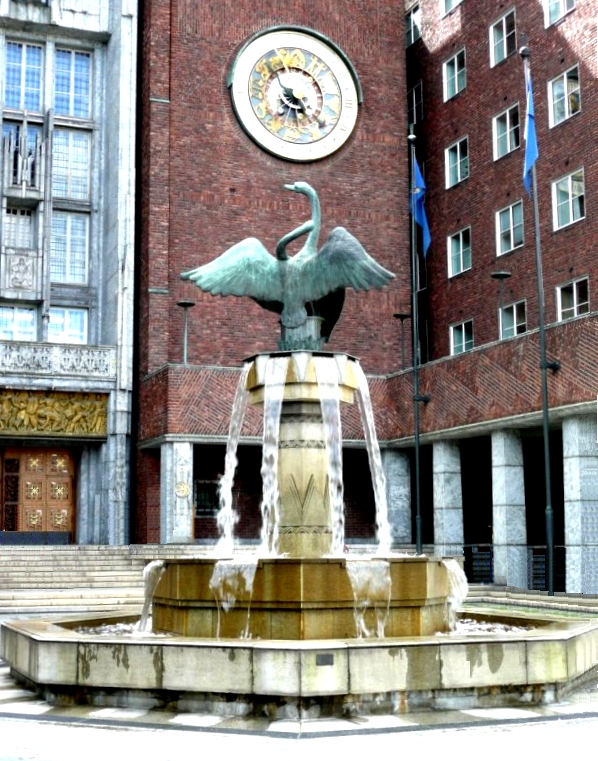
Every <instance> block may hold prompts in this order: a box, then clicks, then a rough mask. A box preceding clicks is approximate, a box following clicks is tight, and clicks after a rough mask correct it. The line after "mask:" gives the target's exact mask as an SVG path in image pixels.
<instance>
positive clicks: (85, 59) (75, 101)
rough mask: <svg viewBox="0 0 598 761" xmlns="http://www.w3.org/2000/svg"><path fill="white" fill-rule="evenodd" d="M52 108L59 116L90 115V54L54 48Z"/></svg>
mask: <svg viewBox="0 0 598 761" xmlns="http://www.w3.org/2000/svg"><path fill="white" fill-rule="evenodd" d="M55 59H56V60H55V65H54V109H55V111H56V113H57V114H58V115H61V116H76V117H80V118H82V119H88V118H89V117H90V115H91V56H90V55H89V53H80V52H78V51H74V50H60V49H57V50H56V56H55Z"/></svg>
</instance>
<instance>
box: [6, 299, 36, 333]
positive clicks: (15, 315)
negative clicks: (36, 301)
mask: <svg viewBox="0 0 598 761" xmlns="http://www.w3.org/2000/svg"><path fill="white" fill-rule="evenodd" d="M36 338H37V314H36V311H35V309H33V308H27V307H11V306H0V340H2V341H35V340H36Z"/></svg>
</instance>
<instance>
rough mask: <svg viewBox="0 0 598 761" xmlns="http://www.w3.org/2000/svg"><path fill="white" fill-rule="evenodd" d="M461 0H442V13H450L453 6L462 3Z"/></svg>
mask: <svg viewBox="0 0 598 761" xmlns="http://www.w3.org/2000/svg"><path fill="white" fill-rule="evenodd" d="M462 1H463V0H442V7H443V10H444V14H445V15H446V14H447V13H450V12H451V11H452V10H453V8H456V7H457V6H458V5H460V4H461V3H462Z"/></svg>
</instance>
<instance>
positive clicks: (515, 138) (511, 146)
mask: <svg viewBox="0 0 598 761" xmlns="http://www.w3.org/2000/svg"><path fill="white" fill-rule="evenodd" d="M492 134H493V136H494V159H495V160H496V159H500V158H502V157H503V156H506V155H507V153H511V151H514V150H515V148H519V106H511V108H507V110H506V111H503V112H502V114H499V115H498V116H495V117H494V119H493V120H492Z"/></svg>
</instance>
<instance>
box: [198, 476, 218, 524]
mask: <svg viewBox="0 0 598 761" xmlns="http://www.w3.org/2000/svg"><path fill="white" fill-rule="evenodd" d="M193 502H194V504H195V517H196V518H214V517H215V516H216V515H217V513H218V510H219V507H220V499H219V488H218V482H217V481H194V482H193Z"/></svg>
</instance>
